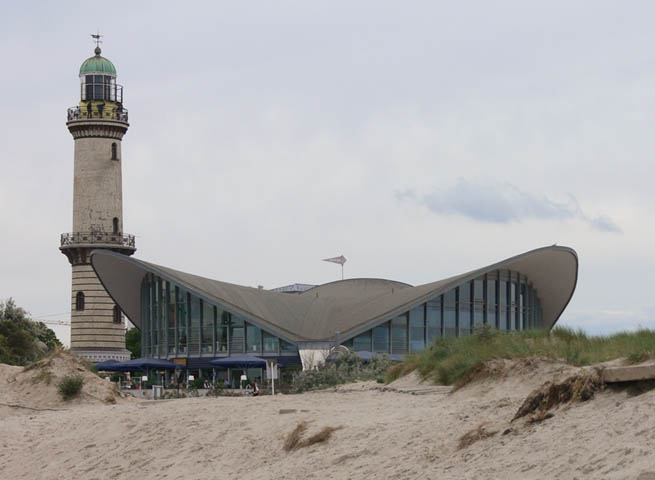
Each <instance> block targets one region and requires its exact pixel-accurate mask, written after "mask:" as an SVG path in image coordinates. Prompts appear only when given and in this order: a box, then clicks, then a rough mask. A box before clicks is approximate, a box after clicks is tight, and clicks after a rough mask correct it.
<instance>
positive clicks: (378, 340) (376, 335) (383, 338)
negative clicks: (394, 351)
mask: <svg viewBox="0 0 655 480" xmlns="http://www.w3.org/2000/svg"><path fill="white" fill-rule="evenodd" d="M373 351H374V352H380V353H389V322H387V323H385V324H384V325H380V326H379V327H375V328H374V329H373Z"/></svg>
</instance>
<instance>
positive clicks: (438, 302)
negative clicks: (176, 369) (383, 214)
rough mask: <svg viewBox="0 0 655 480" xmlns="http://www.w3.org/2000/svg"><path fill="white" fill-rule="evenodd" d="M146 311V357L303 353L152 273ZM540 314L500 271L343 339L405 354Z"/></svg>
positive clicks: (531, 322)
mask: <svg viewBox="0 0 655 480" xmlns="http://www.w3.org/2000/svg"><path fill="white" fill-rule="evenodd" d="M141 310H142V313H141V322H142V329H141V342H142V352H143V353H142V355H143V356H144V357H155V358H195V357H222V356H228V355H238V354H244V353H247V354H251V355H257V356H259V355H261V356H277V355H294V356H297V355H298V348H297V346H296V345H295V344H293V343H290V342H287V341H285V340H283V339H281V338H279V337H277V336H275V335H274V334H272V333H270V332H267V331H265V330H263V329H262V328H261V327H259V326H258V325H255V324H253V323H250V322H248V320H247V319H246V318H243V317H241V316H239V315H238V314H236V313H233V312H231V311H229V310H227V309H226V308H225V307H224V306H223V305H219V304H217V303H212V302H208V301H206V300H204V299H202V298H199V297H198V296H196V295H194V294H192V293H190V292H188V291H186V290H185V289H184V288H182V287H181V286H180V285H175V284H174V283H172V282H168V281H166V280H164V279H162V278H159V277H157V276H155V275H153V274H148V275H146V277H145V278H144V280H143V283H142V285H141ZM542 317H543V315H542V309H541V302H540V300H539V295H538V292H537V290H536V289H535V288H534V287H533V285H532V283H531V282H530V281H529V279H528V278H526V277H525V276H523V275H519V274H518V273H516V272H511V271H507V270H500V271H494V272H490V273H488V274H485V275H482V276H480V277H478V278H476V279H473V280H472V281H469V282H466V283H462V284H460V285H457V286H456V287H454V288H452V289H450V290H448V291H446V292H444V293H443V294H441V295H438V296H436V297H434V298H430V299H428V300H427V301H426V302H425V303H423V304H421V305H418V306H416V307H414V308H412V309H411V310H409V311H407V312H405V313H402V314H400V315H396V316H395V317H393V318H388V319H386V320H385V322H384V323H382V324H380V325H377V326H376V327H374V328H372V329H370V330H367V331H365V332H363V333H360V334H358V335H357V336H355V337H352V338H345V339H344V341H343V342H342V343H343V344H344V345H347V346H349V347H350V348H352V349H353V350H355V351H365V352H377V353H390V354H399V355H405V354H408V353H411V352H418V351H420V350H423V349H424V348H426V346H429V345H430V344H432V343H433V342H434V341H435V340H437V339H439V338H442V337H455V336H461V335H468V334H470V333H471V332H472V331H473V330H474V329H475V328H476V327H478V326H480V325H490V326H492V327H494V328H497V329H499V330H505V331H508V330H524V329H533V328H541V327H542V322H543V319H542Z"/></svg>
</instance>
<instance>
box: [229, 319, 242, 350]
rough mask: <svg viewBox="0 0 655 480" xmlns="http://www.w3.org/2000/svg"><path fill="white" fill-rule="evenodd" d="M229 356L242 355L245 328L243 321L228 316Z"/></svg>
mask: <svg viewBox="0 0 655 480" xmlns="http://www.w3.org/2000/svg"><path fill="white" fill-rule="evenodd" d="M230 320H231V322H230V355H234V354H235V353H244V341H245V331H244V329H245V327H244V322H243V319H241V318H239V317H237V316H236V315H230Z"/></svg>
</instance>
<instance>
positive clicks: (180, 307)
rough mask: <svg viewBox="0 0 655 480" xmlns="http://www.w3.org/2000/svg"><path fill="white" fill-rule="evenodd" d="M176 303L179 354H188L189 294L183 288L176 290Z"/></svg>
mask: <svg viewBox="0 0 655 480" xmlns="http://www.w3.org/2000/svg"><path fill="white" fill-rule="evenodd" d="M176 303H177V314H176V317H177V338H178V344H177V352H178V353H181V354H185V353H187V341H188V339H187V325H188V323H189V318H188V309H187V292H186V291H184V290H183V289H181V288H177V289H176Z"/></svg>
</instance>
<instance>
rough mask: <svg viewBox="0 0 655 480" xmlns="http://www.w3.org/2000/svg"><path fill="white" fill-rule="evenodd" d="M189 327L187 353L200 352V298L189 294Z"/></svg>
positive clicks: (194, 353) (196, 353)
mask: <svg viewBox="0 0 655 480" xmlns="http://www.w3.org/2000/svg"><path fill="white" fill-rule="evenodd" d="M190 325H191V328H190V330H189V355H198V354H199V353H200V299H199V298H198V297H196V296H195V295H191V322H190Z"/></svg>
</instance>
